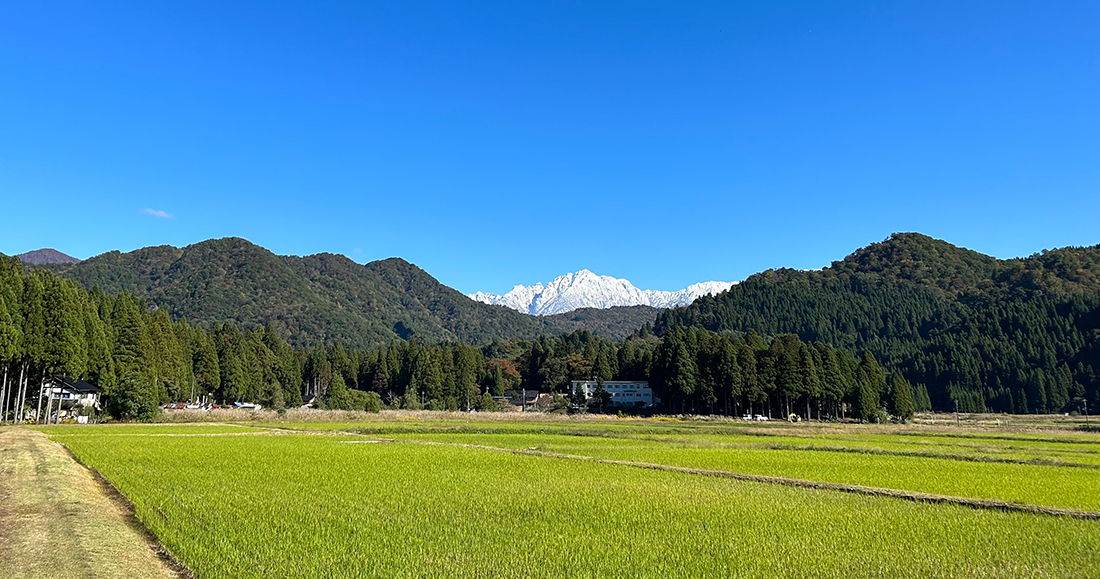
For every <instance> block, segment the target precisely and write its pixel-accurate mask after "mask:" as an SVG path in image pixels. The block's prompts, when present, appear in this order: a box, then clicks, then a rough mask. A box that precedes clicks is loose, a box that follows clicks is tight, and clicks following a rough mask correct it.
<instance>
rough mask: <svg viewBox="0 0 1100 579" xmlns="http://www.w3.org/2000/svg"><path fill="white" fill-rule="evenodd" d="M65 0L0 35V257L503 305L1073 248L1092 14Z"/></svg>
mask: <svg viewBox="0 0 1100 579" xmlns="http://www.w3.org/2000/svg"><path fill="white" fill-rule="evenodd" d="M97 4H99V3H67V2H49V1H43V2H23V3H9V4H8V5H7V6H6V7H5V8H4V14H3V17H0V75H2V78H3V84H2V85H0V86H2V89H0V199H2V201H3V203H2V207H3V218H2V225H0V252H4V253H9V254H13V253H20V252H23V251H27V250H30V249H35V248H38V247H45V246H49V247H55V248H57V249H60V250H61V251H64V252H66V253H70V254H72V255H74V256H77V257H80V258H86V257H89V256H91V255H95V254H98V253H101V252H104V251H108V250H111V249H121V250H124V251H127V250H131V249H135V248H138V247H143V246H147V245H159V244H171V245H177V246H182V245H187V244H190V243H195V242H198V241H201V240H203V239H208V238H211V237H225V236H241V237H245V238H248V239H250V240H252V241H253V242H255V243H258V244H261V245H263V246H265V247H268V248H269V249H271V250H273V251H275V252H276V253H282V254H299V255H303V254H310V253H316V252H321V251H328V252H333V253H344V254H347V255H348V256H349V257H351V258H353V259H355V260H356V261H360V262H365V261H369V260H373V259H380V258H385V257H390V256H400V257H403V258H405V259H408V260H409V261H412V262H414V263H416V264H418V265H420V266H421V267H423V268H424V269H426V270H427V271H428V272H430V273H432V274H433V275H435V276H436V277H437V278H438V279H439V280H440V281H442V282H444V283H446V284H448V285H451V286H453V287H456V288H458V289H460V290H462V291H464V292H470V291H475V290H485V291H494V292H503V291H506V290H507V289H509V288H510V287H511V286H512V285H513V284H515V283H533V282H536V281H546V280H549V279H551V278H553V277H555V276H557V275H559V274H562V273H565V272H568V271H575V270H577V269H581V268H588V269H591V270H593V271H596V272H598V273H603V274H609V275H615V276H619V277H626V278H628V279H630V280H631V281H633V282H634V283H635V285H637V286H639V287H645V288H654V289H677V288H680V287H683V286H685V285H687V284H689V283H692V282H695V281H701V280H707V279H722V280H735V279H743V278H744V277H746V276H748V275H750V274H752V273H754V272H756V271H760V270H763V269H766V268H770V267H780V266H788V267H799V268H815V267H821V266H823V265H827V264H828V263H829V262H830V261H832V260H834V259H840V258H842V257H843V256H844V255H846V254H847V253H849V252H850V251H852V250H853V249H855V248H857V247H860V246H862V245H866V244H867V243H870V242H873V241H878V240H881V239H883V238H885V237H886V236H888V235H889V234H890V233H891V232H894V231H920V232H923V233H926V234H929V235H932V236H935V237H939V238H943V239H947V240H948V241H951V242H953V243H956V244H959V245H963V246H966V247H970V248H973V249H976V250H979V251H983V252H985V253H990V254H993V255H996V256H998V257H1013V256H1019V255H1027V254H1030V253H1033V252H1035V251H1038V250H1041V249H1043V248H1051V247H1060V246H1065V245H1094V244H1097V243H1100V221H1098V219H1097V216H1098V215H1100V26H1097V23H1098V22H1100V3H1098V2H1095V1H1090V2H1050V1H1046V2H1010V1H998V2H932V1H929V2H896V3H891V2H753V3H748V2H707V3H684V2H664V3H645V2H622V3H610V2H552V3H540V2H497V3H489V2H461V3H457V2H446V3H415V2H393V3H386V4H365V3H359V2H349V3H336V4H333V3H323V2H301V3H296V2H281V3H278V4H277V5H274V4H275V3H265V2H255V3H236V2H209V3H207V2H198V1H192V2H178V3H173V2H133V3H118V2H115V3H102V4H99V5H97ZM146 210H151V211H146ZM155 212H161V213H162V215H164V216H158V215H154V214H152V213H155Z"/></svg>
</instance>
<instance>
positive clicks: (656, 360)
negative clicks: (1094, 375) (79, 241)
mask: <svg viewBox="0 0 1100 579" xmlns="http://www.w3.org/2000/svg"><path fill="white" fill-rule="evenodd" d="M0 365H2V372H3V376H2V378H0V417H3V419H4V420H20V419H22V420H26V419H28V417H30V416H37V415H39V414H40V413H41V403H40V400H41V392H42V385H43V383H44V382H45V381H46V380H47V379H48V378H50V377H52V376H55V375H64V376H68V377H71V378H77V379H82V380H86V381H88V382H90V383H92V384H95V385H97V386H99V387H100V388H102V389H103V398H102V400H103V402H104V406H105V408H104V409H105V410H106V411H107V412H108V413H109V414H110V415H112V416H114V417H116V418H120V419H130V420H134V419H136V420H141V419H149V418H151V417H153V416H154V415H155V414H156V413H157V411H158V408H159V406H160V405H162V404H165V403H168V402H181V401H186V400H196V399H198V398H202V397H209V398H212V399H213V400H215V401H217V402H222V403H231V402H238V401H241V402H245V401H246V402H256V403H259V404H262V405H264V406H265V407H268V408H273V409H276V410H279V409H283V408H288V407H294V406H297V405H300V404H302V402H303V401H311V402H313V403H314V404H315V405H316V406H319V407H325V408H337V409H359V410H379V409H381V408H383V407H389V408H407V409H422V408H424V409H434V410H497V409H498V400H500V397H502V396H504V395H506V394H508V393H509V392H512V391H515V390H517V389H526V390H538V391H540V392H545V393H550V394H553V395H555V396H554V397H553V399H554V400H555V401H558V403H559V404H558V406H556V407H557V408H561V409H563V410H565V409H566V408H567V407H568V408H572V409H573V410H577V409H578V408H583V407H584V406H586V404H585V402H586V401H584V400H577V396H576V393H575V392H572V391H571V381H573V380H580V379H595V380H597V381H599V382H601V383H602V382H603V381H607V380H649V381H650V382H651V384H652V386H653V388H654V391H655V393H656V394H657V396H659V397H660V398H661V399H662V400H664V402H665V406H666V408H667V409H670V410H672V411H678V412H694V413H719V414H729V415H737V414H740V413H759V414H766V415H780V416H786V415H787V414H790V413H799V414H802V415H804V416H806V417H810V416H812V415H814V416H816V417H818V418H821V417H838V418H843V417H845V416H854V417H856V418H861V419H864V420H880V419H883V418H884V417H885V414H884V413H885V412H890V413H891V414H893V415H895V416H900V417H903V418H905V417H908V416H911V415H912V412H913V410H915V409H921V408H923V407H926V406H927V405H928V403H927V393H926V392H925V391H923V390H922V389H921V388H919V387H918V388H916V389H913V388H911V387H910V386H909V385H908V383H907V382H905V381H904V379H903V378H901V376H900V375H889V374H888V373H887V372H886V371H885V370H884V369H883V368H882V367H881V366H880V365H879V364H878V363H877V362H876V361H875V359H874V357H873V356H872V355H870V354H865V355H863V356H862V358H860V359H859V360H857V359H856V358H854V357H852V356H851V355H850V354H848V353H847V352H846V351H844V350H837V349H834V348H831V347H829V346H827V345H825V344H823V343H820V342H818V343H808V342H804V341H801V340H799V339H798V337H797V336H794V335H779V336H775V337H773V338H770V339H766V338H764V337H761V336H760V335H757V334H756V333H754V332H749V333H747V334H743V335H742V334H736V333H716V332H710V331H706V330H701V329H696V328H687V329H680V328H678V329H675V330H674V331H671V332H668V333H667V334H666V335H665V336H664V337H657V336H656V335H654V334H653V333H652V332H651V331H650V329H649V327H648V326H645V327H643V329H642V330H639V331H638V332H636V333H635V334H634V335H633V336H631V337H630V338H628V339H626V340H623V341H613V340H608V339H603V338H599V337H597V336H595V335H593V334H591V333H590V332H588V331H576V332H573V333H571V334H564V335H560V336H546V337H541V338H538V339H529V340H498V341H494V342H492V343H490V344H488V345H485V346H481V347H478V346H471V345H468V344H462V343H453V342H452V343H436V344H423V343H420V342H418V341H417V340H415V339H414V340H394V341H392V342H390V343H389V344H387V345H385V346H382V347H377V348H371V349H345V348H344V347H343V346H342V345H340V344H330V345H325V346H316V347H314V348H310V349H298V348H293V347H291V346H290V345H289V344H288V343H287V342H286V341H285V340H284V339H282V338H281V337H280V336H279V335H278V334H277V332H275V331H274V330H272V329H271V328H270V327H269V326H267V327H265V326H259V327H257V328H255V329H252V330H247V331H245V330H241V329H239V328H238V327H237V326H236V325H234V324H230V323H215V324H213V325H211V326H209V327H207V328H200V327H197V326H194V325H192V324H190V323H188V321H187V320H186V319H178V320H173V319H171V318H170V317H169V316H168V314H167V313H165V312H164V311H163V310H158V309H155V308H150V307H148V306H147V304H146V303H145V302H144V301H143V300H141V299H140V298H138V297H136V296H134V295H132V294H129V293H126V292H122V293H119V294H117V295H108V294H106V293H103V292H101V291H99V290H97V289H93V290H91V291H85V290H83V289H82V288H81V287H80V286H79V285H77V284H76V283H74V282H72V281H69V280H66V279H63V278H60V277H56V276H53V275H51V274H50V273H49V272H47V271H45V270H42V269H33V270H30V271H24V269H23V267H22V264H21V263H20V262H19V261H18V260H17V259H15V258H6V257H0Z"/></svg>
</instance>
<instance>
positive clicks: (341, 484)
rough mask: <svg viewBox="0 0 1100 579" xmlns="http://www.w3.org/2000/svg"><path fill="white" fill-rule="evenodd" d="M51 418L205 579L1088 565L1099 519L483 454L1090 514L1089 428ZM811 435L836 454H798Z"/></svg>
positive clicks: (757, 573)
mask: <svg viewBox="0 0 1100 579" xmlns="http://www.w3.org/2000/svg"><path fill="white" fill-rule="evenodd" d="M43 430H44V431H46V432H47V433H49V434H50V435H51V436H52V437H53V438H54V439H55V440H57V441H59V442H62V443H64V444H65V445H66V446H68V447H69V448H70V449H71V450H72V451H73V453H74V454H76V456H78V457H79V458H80V459H81V460H82V461H83V462H84V463H86V464H88V465H89V466H91V467H93V468H95V469H97V470H98V471H99V472H100V473H101V474H102V475H103V476H104V477H106V478H107V479H108V480H110V481H111V483H113V484H114V485H115V486H116V487H117V488H118V489H119V490H120V491H121V492H122V493H123V494H124V495H125V496H127V497H128V498H129V499H130V500H131V501H132V502H133V503H134V506H135V510H136V514H137V516H138V517H139V519H140V520H141V521H142V522H143V523H144V524H145V525H146V526H147V527H148V528H149V529H150V530H151V531H152V532H153V533H154V534H155V535H156V536H157V537H158V539H159V540H160V541H161V542H162V543H163V544H164V545H165V547H166V548H167V549H168V551H169V552H171V553H172V554H173V555H175V556H176V557H177V558H178V559H179V560H180V561H182V562H183V563H184V564H186V565H187V566H188V567H189V568H190V569H191V570H192V571H193V572H194V574H195V576H196V577H198V578H199V579H222V578H226V579H228V578H252V577H256V578H259V577H265V578H266V577H305V578H312V577H317V578H320V577H326V578H328V577H331V578H345V577H346V578H359V577H532V578H543V577H610V576H615V577H662V578H667V577H781V576H782V577H825V578H828V577H1067V578H1072V577H1098V576H1100V520H1097V519H1082V518H1073V517H1067V516H1052V515H1045V514H1034V513H1020V512H1007V511H1003V510H996V509H982V508H971V507H965V506H957V505H951V504H932V503H926V502H914V501H909V500H901V499H897V498H888V497H879V496H866V495H860V494H853V493H846V492H837V491H832V490H818V489H807V488H797V487H790V486H783V485H778V484H768V483H761V482H748V481H742V480H733V479H728V478H717V477H710V476H702V475H699V474H692V473H687V472H668V471H661V470H651V469H642V468H636V467H631V466H625V465H619V464H607V463H600V462H593V461H584V460H574V459H566V458H557V457H553V456H537V455H533V454H516V453H511V452H499V451H495V450H493V449H492V448H500V449H537V450H538V451H541V452H553V453H562V454H569V455H578V456H585V457H595V458H609V459H620V460H629V461H637V462H647V463H653V464H666V465H675V466H688V467H694V468H705V469H720V470H729V471H733V472H739V473H750V474H756V473H759V474H770V475H774V476H784V477H794V478H802V479H806V480H815V481H826V482H850V483H853V484H860V485H867V486H876V487H881V488H891V489H901V490H917V491H924V492H933V493H938V494H947V495H953V496H960V497H975V498H996V499H1001V500H1009V501H1014V502H1021V503H1027V504H1036V505H1044V506H1057V507H1064V508H1070V509H1077V510H1100V499H1098V495H1100V469H1097V468H1094V467H1093V466H1094V464H1095V463H1093V462H1092V460H1093V459H1094V458H1095V455H1096V453H1097V452H1100V437H1097V436H1096V435H1094V434H1066V435H1061V434H1060V435H1057V436H1045V437H1044V436H1038V435H1036V436H1033V435H1030V434H1026V433H1019V434H1020V435H1017V434H1008V435H1000V434H998V435H990V434H988V433H974V432H962V431H959V432H955V433H946V434H948V435H944V433H942V432H928V433H922V432H913V431H902V430H899V431H898V432H897V433H896V434H891V433H888V432H882V431H867V430H865V429H860V428H857V427H853V428H828V429H825V428H807V429H803V430H799V429H796V428H790V427H782V428H779V427H767V428H757V429H752V428H743V427H734V426H730V425H725V426H714V425H693V424H686V423H674V422H673V423H669V422H662V421H602V422H570V421H561V420H550V421H545V422H539V421H533V420H523V421H514V422H507V421H496V420H494V421H487V422H477V421H464V420H457V419H452V420H428V421H417V420H400V421H397V420H392V419H387V418H385V417H383V418H379V419H375V420H374V421H372V422H355V423H320V422H316V423H309V424H293V423H271V424H259V423H256V424H247V425H234V424H229V425H216V424H203V425H185V424H174V425H168V426H159V425H145V426H84V427H70V428H65V427H61V428H58V427H49V428H44V429H43ZM242 432H251V433H254V434H257V435H256V436H234V434H240V433H242ZM307 432H308V433H307ZM264 434H276V435H272V436H264ZM381 440H392V441H393V442H377V441H381ZM941 442H942V444H940V443H941ZM426 443H432V444H426ZM462 445H481V446H485V447H490V448H474V447H469V446H462ZM820 445H835V446H836V447H837V448H836V449H832V450H820V449H818V450H806V449H804V448H806V447H811V446H820ZM912 447H919V448H925V450H929V451H930V453H931V454H936V453H942V454H943V455H945V456H955V455H960V456H961V455H963V454H966V453H967V452H969V454H966V456H965V457H961V458H960V457H956V458H940V457H931V456H914V455H911V454H906V453H907V452H910V451H911V450H912ZM1077 455H1081V456H1080V457H1077V458H1080V460H1079V461H1078V462H1079V466H1054V465H1052V464H1047V463H1039V464H1022V463H1020V462H996V461H986V460H984V459H988V458H997V457H1000V458H1006V457H1008V458H1012V460H1016V458H1026V459H1027V460H1031V459H1034V458H1039V459H1044V460H1048V461H1051V462H1054V463H1059V464H1060V463H1061V462H1064V460H1063V458H1064V457H1071V458H1072V457H1075V456H1077ZM1051 457H1061V458H1057V459H1056V460H1055V459H1053V458H1051Z"/></svg>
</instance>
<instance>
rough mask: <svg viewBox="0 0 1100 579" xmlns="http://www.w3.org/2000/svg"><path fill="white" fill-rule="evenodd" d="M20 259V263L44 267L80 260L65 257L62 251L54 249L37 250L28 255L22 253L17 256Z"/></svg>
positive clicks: (69, 256)
mask: <svg viewBox="0 0 1100 579" xmlns="http://www.w3.org/2000/svg"><path fill="white" fill-rule="evenodd" d="M15 257H18V258H19V261H22V262H23V263H29V264H31V265H43V264H47V263H76V262H78V261H80V260H79V259H77V258H75V257H73V256H71V255H65V254H64V253H61V252H60V251H58V250H56V249H53V248H52V247H43V248H42V249H36V250H34V251H28V252H26V253H20V254H19V255H17V256H15Z"/></svg>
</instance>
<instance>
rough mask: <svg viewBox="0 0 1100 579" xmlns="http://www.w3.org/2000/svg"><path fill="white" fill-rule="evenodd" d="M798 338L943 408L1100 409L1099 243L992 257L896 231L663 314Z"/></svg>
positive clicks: (667, 321) (666, 322)
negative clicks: (891, 376) (857, 359)
mask: <svg viewBox="0 0 1100 579" xmlns="http://www.w3.org/2000/svg"><path fill="white" fill-rule="evenodd" d="M678 327H695V328H700V329H706V330H708V331H716V332H730V331H732V332H749V331H752V332H757V333H759V334H761V335H778V334H786V333H790V334H795V335H796V336H798V337H799V339H801V340H804V341H809V342H818V341H820V342H824V343H827V344H830V345H831V346H834V347H836V348H840V349H843V350H847V351H851V352H870V353H871V354H873V355H874V356H875V358H876V359H878V360H879V361H880V363H882V365H883V366H884V367H886V368H890V369H891V370H893V371H896V372H898V373H899V374H901V375H902V376H904V377H905V379H906V380H907V381H909V382H910V383H912V384H914V385H920V387H921V389H922V390H926V391H927V392H928V396H929V398H930V400H931V405H932V406H933V407H934V408H937V409H944V410H948V409H953V408H954V407H955V405H956V403H957V405H958V408H959V409H960V410H963V411H967V412H983V411H993V412H1008V413H1021V414H1024V413H1048V412H1070V411H1078V410H1083V409H1084V406H1085V405H1084V402H1086V401H1087V403H1088V406H1090V407H1092V408H1096V407H1097V406H1098V403H1100V381H1098V371H1100V246H1093V247H1084V248H1072V247H1071V248H1063V249H1056V250H1051V251H1044V252H1042V253H1039V254H1036V255H1033V256H1031V257H1028V258H1021V259H1010V260H998V259H995V258H993V257H990V256H987V255H983V254H980V253H978V252H975V251H971V250H968V249H963V248H960V247H956V246H954V245H951V244H949V243H946V242H944V241H940V240H936V239H932V238H930V237H927V236H924V235H920V234H915V233H905V234H894V235H893V236H891V237H890V238H889V239H887V240H886V241H884V242H882V243H875V244H872V245H870V246H868V247H865V248H863V249H860V250H859V251H857V252H855V253H853V254H852V255H849V256H848V257H847V258H845V259H844V260H843V261H838V262H834V263H833V264H832V265H831V266H830V267H826V268H824V269H822V270H818V271H798V270H791V269H780V270H769V271H765V272H763V273H759V274H756V275H753V276H751V277H749V278H748V279H746V280H745V281H744V282H742V283H740V284H738V285H737V286H735V287H734V288H732V289H731V290H730V291H728V292H724V293H722V294H719V295H716V296H706V297H703V298H700V299H698V300H696V301H695V302H694V303H693V304H691V305H690V306H688V307H686V308H680V309H677V310H667V311H665V312H663V313H661V314H660V315H659V317H658V320H657V322H656V330H657V332H659V333H664V332H667V331H669V330H670V329H671V328H678Z"/></svg>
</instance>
